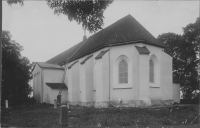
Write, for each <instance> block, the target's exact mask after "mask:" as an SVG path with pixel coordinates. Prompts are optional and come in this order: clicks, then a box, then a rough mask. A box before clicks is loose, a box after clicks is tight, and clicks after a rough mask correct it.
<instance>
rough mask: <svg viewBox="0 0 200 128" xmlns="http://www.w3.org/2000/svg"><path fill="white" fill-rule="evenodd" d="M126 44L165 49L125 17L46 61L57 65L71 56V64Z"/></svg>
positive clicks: (134, 22) (138, 24)
mask: <svg viewBox="0 0 200 128" xmlns="http://www.w3.org/2000/svg"><path fill="white" fill-rule="evenodd" d="M127 43H145V44H149V45H154V46H158V47H165V46H164V44H162V43H161V42H159V41H158V40H157V39H156V38H155V37H154V36H153V35H152V34H151V33H149V32H148V31H147V30H146V29H145V28H144V27H143V26H142V25H141V24H140V23H139V22H138V21H136V20H135V19H134V18H133V17H132V16H131V15H127V16H125V17H124V18H122V19H120V20H118V21H116V22H115V23H113V24H112V25H110V26H108V27H106V28H105V29H102V30H101V31H99V32H98V33H96V34H94V35H92V36H90V37H89V38H88V39H87V40H86V41H85V42H83V41H82V42H81V43H79V44H77V45H75V46H74V47H72V48H70V49H69V50H67V51H65V52H63V53H61V54H59V55H57V56H56V57H54V58H52V59H50V60H48V61H47V63H54V64H59V63H60V62H64V61H66V58H67V57H70V56H71V55H73V56H72V57H71V58H70V59H69V62H71V61H74V60H76V59H79V58H81V57H83V56H86V55H88V54H91V53H93V52H95V51H97V50H100V49H102V48H104V47H108V46H110V45H118V44H121V45H123V44H127ZM74 49H76V50H74Z"/></svg>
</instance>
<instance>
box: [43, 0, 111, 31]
mask: <svg viewBox="0 0 200 128" xmlns="http://www.w3.org/2000/svg"><path fill="white" fill-rule="evenodd" d="M112 2H113V0H105V1H103V0H47V4H48V6H49V7H50V8H51V9H54V13H55V14H58V15H59V14H64V15H67V16H68V19H69V20H70V21H72V20H75V21H76V22H77V23H78V24H80V23H82V26H83V27H84V28H86V29H87V30H88V31H90V32H95V31H97V30H99V29H102V26H103V18H104V16H103V13H104V11H105V9H106V8H107V7H108V6H109V4H111V3H112Z"/></svg>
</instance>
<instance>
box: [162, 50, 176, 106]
mask: <svg viewBox="0 0 200 128" xmlns="http://www.w3.org/2000/svg"><path fill="white" fill-rule="evenodd" d="M161 55H162V59H161V63H160V64H161V66H160V72H161V75H160V77H161V94H162V100H166V101H169V102H168V103H167V104H172V103H173V97H172V92H173V91H172V86H173V84H172V57H171V56H169V55H168V54H166V53H164V52H161Z"/></svg>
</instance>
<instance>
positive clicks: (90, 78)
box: [85, 56, 94, 102]
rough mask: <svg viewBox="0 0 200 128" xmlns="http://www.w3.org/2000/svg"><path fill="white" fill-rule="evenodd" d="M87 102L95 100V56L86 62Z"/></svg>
mask: <svg viewBox="0 0 200 128" xmlns="http://www.w3.org/2000/svg"><path fill="white" fill-rule="evenodd" d="M85 76H86V79H85V81H86V82H85V83H86V102H94V96H93V88H94V56H92V57H91V58H90V59H89V60H87V61H86V62H85Z"/></svg>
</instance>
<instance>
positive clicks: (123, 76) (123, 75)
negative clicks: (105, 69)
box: [118, 59, 128, 83]
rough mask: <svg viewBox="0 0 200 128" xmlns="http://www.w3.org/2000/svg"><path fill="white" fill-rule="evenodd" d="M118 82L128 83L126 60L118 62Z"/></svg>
mask: <svg viewBox="0 0 200 128" xmlns="http://www.w3.org/2000/svg"><path fill="white" fill-rule="evenodd" d="M118 71H119V75H118V76H119V83H128V64H127V62H126V60H124V59H123V60H121V62H119V70H118Z"/></svg>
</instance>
